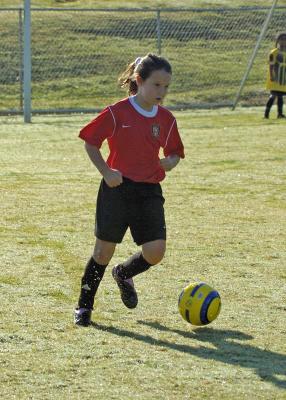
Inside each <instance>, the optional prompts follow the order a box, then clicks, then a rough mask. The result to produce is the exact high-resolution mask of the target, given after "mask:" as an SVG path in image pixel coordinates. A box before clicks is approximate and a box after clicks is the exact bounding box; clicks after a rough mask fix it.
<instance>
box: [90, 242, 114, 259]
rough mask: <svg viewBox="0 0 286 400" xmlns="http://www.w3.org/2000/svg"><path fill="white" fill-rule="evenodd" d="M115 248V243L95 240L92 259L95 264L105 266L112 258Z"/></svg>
mask: <svg viewBox="0 0 286 400" xmlns="http://www.w3.org/2000/svg"><path fill="white" fill-rule="evenodd" d="M115 246H116V244H115V243H109V242H104V241H101V240H97V241H96V243H95V246H94V251H93V258H94V260H95V262H97V263H98V264H100V265H107V264H108V263H109V261H110V260H111V258H112V256H113V253H114V250H115Z"/></svg>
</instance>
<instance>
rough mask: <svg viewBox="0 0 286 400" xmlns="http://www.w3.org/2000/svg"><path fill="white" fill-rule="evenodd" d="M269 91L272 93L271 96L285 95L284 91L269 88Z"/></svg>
mask: <svg viewBox="0 0 286 400" xmlns="http://www.w3.org/2000/svg"><path fill="white" fill-rule="evenodd" d="M270 93H271V94H273V96H285V95H286V92H278V90H270Z"/></svg>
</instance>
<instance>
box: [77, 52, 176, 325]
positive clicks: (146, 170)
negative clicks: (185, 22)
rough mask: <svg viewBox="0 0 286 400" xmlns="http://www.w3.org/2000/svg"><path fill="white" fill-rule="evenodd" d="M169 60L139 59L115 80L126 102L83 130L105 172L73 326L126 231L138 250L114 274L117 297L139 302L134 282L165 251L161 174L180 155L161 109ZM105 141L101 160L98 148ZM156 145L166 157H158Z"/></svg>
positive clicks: (172, 123) (85, 321)
mask: <svg viewBox="0 0 286 400" xmlns="http://www.w3.org/2000/svg"><path fill="white" fill-rule="evenodd" d="M171 77H172V69H171V66H170V64H169V62H168V61H167V60H166V59H164V58H162V57H159V56H156V55H154V54H148V55H147V56H145V57H143V58H140V57H139V58H137V59H136V60H135V61H134V62H132V63H131V64H130V65H129V66H128V68H127V69H126V71H124V73H123V74H122V75H121V77H120V78H119V83H120V84H121V87H124V88H125V87H127V88H128V93H129V97H128V98H125V99H123V100H121V101H119V102H118V103H116V104H113V105H111V106H109V107H107V108H105V109H104V110H103V111H102V112H101V113H100V114H99V115H98V117H97V118H95V119H94V120H93V121H91V122H90V123H89V124H88V125H86V126H85V127H84V128H83V129H82V130H81V131H80V135H79V136H80V138H81V139H83V140H84V141H85V148H86V151H87V153H88V156H89V158H90V159H91V161H92V163H93V164H94V165H95V167H96V168H97V170H98V171H99V173H100V174H101V175H102V177H103V178H102V180H101V184H100V187H99V191H98V196H97V204H96V226H95V236H96V241H95V247H94V251H93V255H92V257H91V258H90V260H89V261H88V263H87V265H86V267H85V271H84V274H83V277H82V280H81V292H80V296H79V301H78V307H77V308H76V310H75V314H74V315H75V324H76V325H80V326H88V325H89V324H90V321H91V312H92V310H93V304H94V297H95V294H96V291H97V289H98V286H99V284H100V281H101V280H102V278H103V275H104V272H105V269H106V267H107V265H108V264H109V262H110V260H111V258H112V256H113V254H114V250H115V247H116V244H117V243H121V241H122V239H123V237H124V235H125V232H126V230H127V228H128V227H129V228H130V231H131V234H132V237H133V240H134V241H135V242H136V244H137V245H138V246H141V251H139V252H137V253H136V254H134V255H133V256H132V257H130V258H129V259H128V260H126V261H125V262H123V263H122V264H119V265H117V266H115V267H114V268H113V269H112V276H113V278H114V280H115V282H116V283H117V285H118V287H119V290H120V294H121V299H122V301H123V303H124V305H125V306H126V307H128V308H135V307H136V306H137V303H138V298H137V293H136V290H135V287H134V283H133V279H132V278H133V277H134V276H135V275H138V274H140V273H142V272H144V271H147V270H148V269H149V268H150V267H151V266H153V265H155V264H157V263H159V262H160V261H161V260H162V258H163V256H164V253H165V248H166V226H165V217H164V207H163V204H164V198H163V195H162V189H161V186H160V182H161V181H162V180H163V179H164V178H165V171H171V170H172V169H173V168H175V167H176V165H177V164H178V162H179V160H180V158H184V147H183V144H182V141H181V138H180V135H179V132H178V129H177V124H176V119H175V118H174V116H173V115H172V114H171V113H170V112H169V111H168V110H167V109H166V108H164V107H162V106H161V105H160V103H162V101H163V99H164V97H165V96H166V94H167V91H168V87H169V85H170V82H171ZM104 140H107V141H108V146H109V156H108V159H107V161H105V160H104V159H103V157H102V155H101V152H100V147H101V145H102V142H103V141H104ZM160 148H162V149H163V153H164V158H162V159H160V158H159V151H160Z"/></svg>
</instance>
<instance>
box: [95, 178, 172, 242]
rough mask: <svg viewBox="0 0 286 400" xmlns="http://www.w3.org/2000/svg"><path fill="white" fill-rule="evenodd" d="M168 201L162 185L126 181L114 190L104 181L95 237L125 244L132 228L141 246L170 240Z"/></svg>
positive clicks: (100, 192)
mask: <svg viewBox="0 0 286 400" xmlns="http://www.w3.org/2000/svg"><path fill="white" fill-rule="evenodd" d="M164 202H165V199H164V197H163V195H162V189H161V185H160V184H159V183H155V184H154V183H141V182H134V181H131V180H130V179H127V178H123V183H122V184H121V185H119V186H116V187H114V188H111V187H109V186H108V185H107V184H106V182H105V181H104V179H102V181H101V184H100V187H99V191H98V196H97V204H96V218H95V236H96V237H97V238H98V239H101V240H104V241H106V242H113V243H121V242H122V239H123V237H124V235H125V233H126V231H127V228H128V227H129V228H130V231H131V235H132V237H133V239H134V242H136V243H137V245H142V244H144V243H147V242H151V241H153V240H157V239H163V240H166V225H165V214H164Z"/></svg>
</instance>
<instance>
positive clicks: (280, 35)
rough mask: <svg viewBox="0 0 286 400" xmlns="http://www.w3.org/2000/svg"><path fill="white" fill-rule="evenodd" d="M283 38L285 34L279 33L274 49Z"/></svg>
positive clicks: (285, 36)
mask: <svg viewBox="0 0 286 400" xmlns="http://www.w3.org/2000/svg"><path fill="white" fill-rule="evenodd" d="M282 38H284V39H286V32H282V33H279V35H277V38H276V47H278V44H279V41H280V40H281V39H282Z"/></svg>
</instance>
